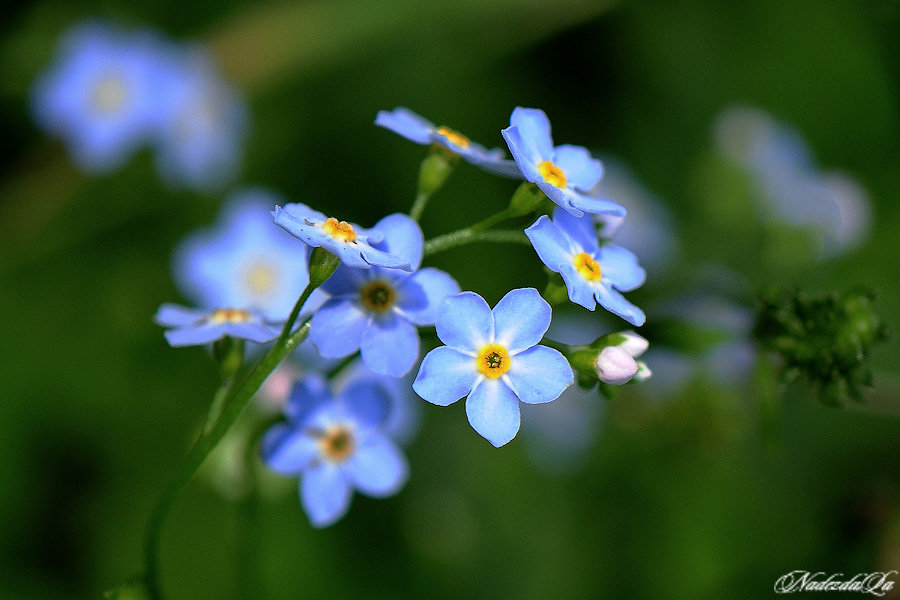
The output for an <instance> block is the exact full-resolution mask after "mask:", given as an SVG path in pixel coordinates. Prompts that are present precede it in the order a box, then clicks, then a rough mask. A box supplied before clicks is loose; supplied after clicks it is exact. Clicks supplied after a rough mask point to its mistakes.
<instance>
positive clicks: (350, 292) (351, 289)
mask: <svg viewBox="0 0 900 600" xmlns="http://www.w3.org/2000/svg"><path fill="white" fill-rule="evenodd" d="M371 275H372V273H371V269H354V268H353V267H348V266H347V265H345V264H340V265H339V266H338V268H337V270H336V271H335V272H334V274H332V276H331V277H329V278H328V280H327V281H326V282H325V283H323V284H322V287H321V288H320V289H322V290H324V291H325V292H327V293H329V294H331V295H332V296H355V295H356V294H357V293H359V289H360V288H361V287H362V286H363V285H365V283H366V282H367V281H368V280H369V277H370V276H371Z"/></svg>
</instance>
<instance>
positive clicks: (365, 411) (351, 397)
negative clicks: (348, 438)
mask: <svg viewBox="0 0 900 600" xmlns="http://www.w3.org/2000/svg"><path fill="white" fill-rule="evenodd" d="M340 397H341V399H342V400H343V402H344V403H345V404H346V406H347V409H348V410H349V411H350V413H351V414H352V416H353V417H354V420H355V421H356V422H357V424H358V425H359V427H358V428H357V429H360V430H371V429H375V428H376V427H380V426H381V425H383V424H384V422H385V420H386V419H387V417H388V413H389V412H390V409H391V393H390V390H389V389H388V388H387V387H385V385H384V384H382V383H381V382H380V381H379V379H378V378H377V377H372V376H369V377H365V376H363V377H357V378H355V379H353V380H351V381H349V382H348V383H347V385H346V386H344V388H343V389H342V390H341V393H340Z"/></svg>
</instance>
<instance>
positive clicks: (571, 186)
mask: <svg viewBox="0 0 900 600" xmlns="http://www.w3.org/2000/svg"><path fill="white" fill-rule="evenodd" d="M509 121H510V126H509V127H507V128H506V129H504V130H503V131H502V132H501V133H502V134H503V138H504V139H505V140H506V143H507V144H508V145H509V150H510V152H512V155H513V158H514V159H515V161H516V164H517V165H518V166H519V169H521V171H522V175H524V177H525V179H526V180H528V181H530V182H532V183H534V184H535V185H537V186H538V187H539V188H540V189H541V191H542V192H544V193H545V194H546V195H547V197H548V198H550V199H551V200H553V202H555V203H556V204H558V205H559V206H561V207H563V208H565V209H566V210H567V211H569V212H570V213H572V214H573V215H575V216H578V217H580V216H582V215H583V214H584V213H586V212H587V213H603V214H609V215H618V216H623V217H624V216H625V207H623V206H622V205H620V204H616V203H615V202H613V201H611V200H605V199H603V198H594V197H591V196H588V195H586V192H588V191H590V189H591V188H593V187H594V186H595V185H597V182H598V181H600V178H601V177H602V176H603V165H602V163H601V162H600V161H599V160H596V159H595V158H593V157H592V156H591V153H590V152H589V151H588V150H587V149H586V148H582V147H581V146H571V145H566V144H564V145H562V146H554V145H553V138H552V137H551V135H550V121H549V120H548V119H547V115H546V114H544V111H542V110H540V109H536V108H522V107H521V106H519V107H516V109H515V110H513V112H512V116H511V117H510V119H509Z"/></svg>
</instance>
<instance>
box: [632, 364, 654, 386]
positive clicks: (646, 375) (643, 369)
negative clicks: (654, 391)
mask: <svg viewBox="0 0 900 600" xmlns="http://www.w3.org/2000/svg"><path fill="white" fill-rule="evenodd" d="M651 377H653V371H651V370H650V367H648V366H647V363H645V362H644V361H642V360H639V361H638V372H637V373H636V374H635V376H634V380H635V381H637V382H638V383H643V382H645V381H647V380H648V379H650V378H651Z"/></svg>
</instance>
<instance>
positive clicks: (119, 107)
mask: <svg viewBox="0 0 900 600" xmlns="http://www.w3.org/2000/svg"><path fill="white" fill-rule="evenodd" d="M162 47H163V44H162V43H161V42H160V40H159V39H157V38H155V37H154V36H152V35H150V34H148V33H146V32H140V33H125V32H123V31H119V30H118V29H115V28H114V27H111V26H109V25H106V24H103V23H99V22H90V23H84V24H80V25H77V26H75V27H73V28H72V29H71V30H70V31H69V32H68V33H67V34H66V35H65V37H64V38H63V39H62V42H61V43H60V48H59V53H58V57H57V61H56V63H55V64H54V65H53V66H52V67H50V68H49V70H48V72H47V73H45V74H44V75H43V76H42V77H41V78H40V80H38V82H37V83H36V84H35V87H34V93H33V108H34V114H35V118H36V120H37V122H38V124H39V125H40V126H41V127H43V128H44V129H45V130H47V131H48V132H49V133H51V134H53V135H56V136H58V137H60V138H62V139H63V140H64V141H65V142H66V145H67V146H68V148H69V151H70V153H71V155H72V159H73V160H74V161H75V162H76V163H77V164H78V165H79V166H80V167H81V168H82V169H84V170H85V171H87V172H90V173H105V172H109V171H111V170H113V169H115V168H116V167H118V166H120V165H121V164H122V163H124V162H125V161H126V160H127V159H128V158H129V157H130V156H131V155H132V154H133V153H134V151H135V150H137V149H138V147H140V146H141V145H142V144H144V143H145V142H146V141H148V139H149V138H150V136H151V134H152V133H153V131H154V130H155V128H156V127H157V126H158V124H159V122H160V119H161V108H162V103H161V101H160V100H161V97H160V90H161V88H162V81H163V79H164V76H165V73H166V69H165V61H164V60H163V58H162V54H163V52H162Z"/></svg>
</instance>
